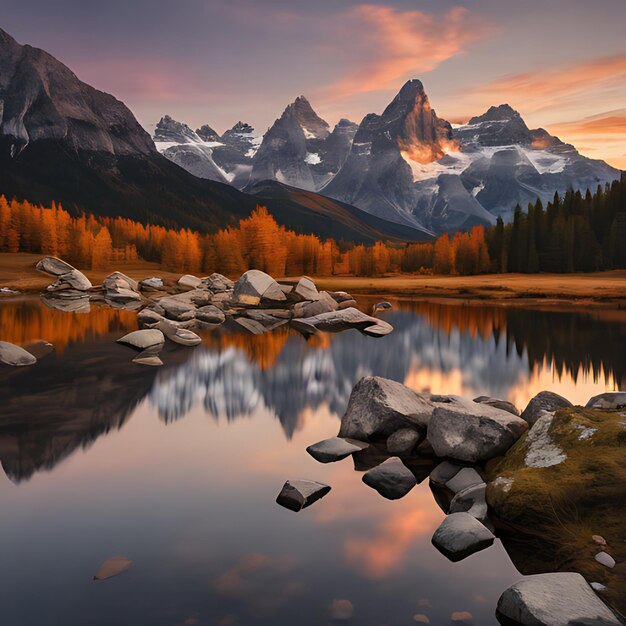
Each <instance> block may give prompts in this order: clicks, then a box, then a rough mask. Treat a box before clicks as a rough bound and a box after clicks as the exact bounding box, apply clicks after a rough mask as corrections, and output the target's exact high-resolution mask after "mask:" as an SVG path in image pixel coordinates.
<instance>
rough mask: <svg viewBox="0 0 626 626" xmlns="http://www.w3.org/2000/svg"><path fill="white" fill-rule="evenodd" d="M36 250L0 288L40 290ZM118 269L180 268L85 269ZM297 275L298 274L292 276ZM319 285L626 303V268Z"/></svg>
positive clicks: (96, 276)
mask: <svg viewBox="0 0 626 626" xmlns="http://www.w3.org/2000/svg"><path fill="white" fill-rule="evenodd" d="M40 258H41V256H40V255H35V254H22V253H20V254H7V253H1V254H0V287H9V288H12V289H17V290H18V291H23V292H29V291H33V292H34V291H39V290H41V289H43V288H45V287H46V286H47V285H49V284H50V282H51V279H50V277H48V276H46V275H45V274H42V273H41V272H38V271H37V270H36V269H35V263H36V262H37V261H38V260H39V259H40ZM114 269H116V270H119V271H121V272H124V273H125V274H128V275H129V276H131V277H132V278H136V279H141V278H146V277H148V276H161V277H162V278H164V279H165V280H168V279H171V280H175V279H176V278H178V276H179V273H173V272H167V271H164V270H162V269H160V267H159V266H158V264H156V263H148V262H146V261H132V262H128V263H119V264H116V266H115V267H111V268H109V269H107V270H95V271H91V270H84V271H85V274H86V275H87V276H88V277H89V279H90V280H91V281H92V282H93V283H94V284H97V283H99V282H101V281H102V279H103V278H104V277H105V276H106V275H107V274H109V273H110V272H111V271H113V270H114ZM292 279H294V277H292ZM315 280H316V282H317V284H318V286H319V287H320V288H321V289H327V290H331V291H338V290H344V291H349V292H350V293H353V294H360V295H376V296H384V295H394V296H399V297H420V298H456V299H463V300H489V301H496V302H501V303H504V304H532V303H535V304H553V303H558V304H563V303H567V302H570V303H573V304H591V305H602V306H606V307H615V308H618V307H620V308H622V307H626V271H625V270H615V271H611V272H597V273H591V274H488V275H481V276H420V275H407V274H404V275H394V276H385V277H377V278H365V277H355V276H331V277H322V278H315Z"/></svg>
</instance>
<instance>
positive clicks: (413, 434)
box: [387, 428, 424, 456]
mask: <svg viewBox="0 0 626 626" xmlns="http://www.w3.org/2000/svg"><path fill="white" fill-rule="evenodd" d="M423 437H424V434H423V433H420V432H419V431H417V430H415V429H414V428H400V429H399V430H396V432H395V433H392V434H391V435H389V437H387V450H389V452H390V453H391V454H395V455H397V456H411V455H413V454H414V453H415V449H416V448H417V446H418V445H419V444H420V442H421V441H422V439H423Z"/></svg>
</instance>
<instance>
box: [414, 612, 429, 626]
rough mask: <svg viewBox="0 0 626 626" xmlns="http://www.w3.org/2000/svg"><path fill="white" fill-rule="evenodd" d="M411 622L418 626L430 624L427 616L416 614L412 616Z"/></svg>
mask: <svg viewBox="0 0 626 626" xmlns="http://www.w3.org/2000/svg"><path fill="white" fill-rule="evenodd" d="M413 621H414V622H417V623H418V624H430V620H429V619H428V616H427V615H424V614H423V613H416V614H415V615H414V616H413Z"/></svg>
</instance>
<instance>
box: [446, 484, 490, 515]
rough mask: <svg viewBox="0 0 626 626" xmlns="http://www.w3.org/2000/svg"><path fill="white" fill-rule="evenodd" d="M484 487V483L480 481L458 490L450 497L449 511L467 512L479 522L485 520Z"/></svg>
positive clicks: (485, 502)
mask: <svg viewBox="0 0 626 626" xmlns="http://www.w3.org/2000/svg"><path fill="white" fill-rule="evenodd" d="M486 488H487V485H486V484H485V483H480V484H478V485H473V486H472V487H467V488H466V489H463V490H462V491H459V492H458V493H457V494H456V495H455V496H454V498H452V502H451V503H450V513H469V514H470V515H471V516H472V517H475V518H476V519H477V520H478V521H479V522H486V521H487V519H488V509H487V500H486V495H485V491H486Z"/></svg>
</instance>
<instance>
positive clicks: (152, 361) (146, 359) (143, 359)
mask: <svg viewBox="0 0 626 626" xmlns="http://www.w3.org/2000/svg"><path fill="white" fill-rule="evenodd" d="M159 349H160V347H159ZM133 363H137V365H148V366H150V367H160V366H161V365H163V361H161V359H160V358H159V356H158V354H156V353H155V352H154V351H153V350H152V349H148V350H144V351H143V352H141V353H139V354H138V355H137V356H136V357H135V358H134V359H133Z"/></svg>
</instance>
